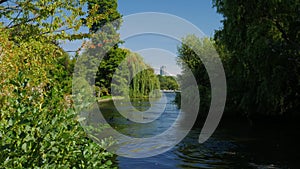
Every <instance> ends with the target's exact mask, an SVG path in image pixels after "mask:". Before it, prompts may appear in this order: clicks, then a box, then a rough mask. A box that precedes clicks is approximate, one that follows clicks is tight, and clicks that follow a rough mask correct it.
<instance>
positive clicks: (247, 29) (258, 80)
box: [214, 0, 300, 116]
mask: <svg viewBox="0 0 300 169" xmlns="http://www.w3.org/2000/svg"><path fill="white" fill-rule="evenodd" d="M214 4H215V6H216V7H217V11H218V12H219V13H221V14H223V16H224V20H223V29H222V30H219V31H217V32H216V34H215V40H216V42H217V44H218V46H219V48H222V49H223V50H224V51H223V52H222V54H224V56H225V57H226V58H227V60H226V69H227V70H226V73H227V75H229V76H230V79H229V88H230V91H229V92H230V93H229V95H230V96H231V97H234V100H231V104H234V105H236V106H237V107H239V108H240V110H241V111H242V112H245V114H246V115H248V116H256V115H279V114H289V113H292V112H297V110H298V109H299V103H300V102H299V88H300V87H299V84H300V81H299V79H300V78H299V67H300V64H299V63H300V62H299V54H300V45H299V44H300V38H299V36H300V31H299V30H300V29H299V28H300V27H299V25H300V20H299V17H300V11H299V9H300V2H299V1H298V0H296V1H290V0H272V1H263V0H258V1H237V0H233V1H225V0H214Z"/></svg>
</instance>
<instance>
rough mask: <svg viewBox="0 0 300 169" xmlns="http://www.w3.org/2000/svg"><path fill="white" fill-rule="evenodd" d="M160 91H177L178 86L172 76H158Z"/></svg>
mask: <svg viewBox="0 0 300 169" xmlns="http://www.w3.org/2000/svg"><path fill="white" fill-rule="evenodd" d="M158 79H159V83H160V89H161V90H178V89H179V85H178V83H177V81H176V79H175V77H173V76H161V75H158Z"/></svg>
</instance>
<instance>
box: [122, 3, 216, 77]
mask: <svg viewBox="0 0 300 169" xmlns="http://www.w3.org/2000/svg"><path fill="white" fill-rule="evenodd" d="M118 2H119V3H118V10H119V12H120V13H121V14H122V15H123V16H127V15H131V14H136V13H142V12H160V13H168V14H172V15H176V16H178V17H180V18H183V19H185V20H187V21H189V22H191V23H192V24H194V25H195V26H196V27H198V28H199V29H200V30H201V31H202V32H203V33H204V34H205V35H206V36H210V37H212V36H213V35H214V31H215V30H217V29H220V28H221V26H222V24H221V20H222V16H221V15H219V14H217V12H216V9H215V8H213V7H212V1H209V0H188V1H187V0H126V1H125V0H119V1H118ZM121 29H122V28H121ZM121 36H122V35H121ZM179 45H180V42H179V41H176V40H174V39H171V38H167V37H162V36H158V35H149V34H148V35H141V36H136V37H132V38H128V39H125V44H123V45H122V47H124V48H129V49H131V50H132V51H135V52H138V53H140V54H141V55H142V56H143V57H144V60H145V62H146V63H148V64H150V65H151V66H152V67H154V68H155V69H156V71H157V72H158V69H157V68H159V67H160V66H162V65H164V66H166V67H167V71H168V72H169V73H170V74H171V75H176V74H179V73H180V71H181V70H180V67H178V66H177V64H176V55H177V46H179Z"/></svg>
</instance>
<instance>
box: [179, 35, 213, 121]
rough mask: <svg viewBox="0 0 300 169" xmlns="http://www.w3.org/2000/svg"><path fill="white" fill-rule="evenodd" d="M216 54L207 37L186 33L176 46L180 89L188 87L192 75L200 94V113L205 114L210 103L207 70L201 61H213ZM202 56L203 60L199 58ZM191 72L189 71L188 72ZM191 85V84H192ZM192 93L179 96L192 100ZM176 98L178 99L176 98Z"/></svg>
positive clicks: (190, 101) (211, 42) (187, 100)
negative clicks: (179, 68)
mask: <svg viewBox="0 0 300 169" xmlns="http://www.w3.org/2000/svg"><path fill="white" fill-rule="evenodd" d="M217 57H218V54H217V53H216V52H215V46H214V41H212V40H211V39H209V38H202V39H200V38H198V37H196V36H195V35H188V36H187V37H185V38H183V40H182V43H181V45H180V46H179V47H178V61H177V62H178V64H179V65H180V66H181V67H182V74H181V75H180V76H179V77H178V80H179V82H180V88H181V90H186V89H188V88H190V87H193V86H190V85H191V84H190V80H189V79H191V78H192V77H190V76H194V78H195V79H196V82H197V85H198V86H197V87H198V89H199V93H200V95H201V102H200V113H201V114H202V115H205V114H206V113H207V112H208V109H209V105H210V97H211V96H210V94H211V93H210V91H211V87H210V82H209V77H208V74H207V71H206V69H205V66H204V64H203V62H202V61H210V62H213V61H214V58H217ZM200 58H202V59H203V60H201V59H200ZM190 72H191V73H190ZM192 85H193V84H192ZM192 95H193V93H191V95H188V96H181V98H182V99H185V100H186V101H185V102H188V103H192V102H193V97H192ZM177 100H179V99H178V98H177Z"/></svg>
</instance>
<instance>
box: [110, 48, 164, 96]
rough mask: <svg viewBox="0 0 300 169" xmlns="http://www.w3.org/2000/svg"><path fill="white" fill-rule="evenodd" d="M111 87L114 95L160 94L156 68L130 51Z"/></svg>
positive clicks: (115, 75)
mask: <svg viewBox="0 0 300 169" xmlns="http://www.w3.org/2000/svg"><path fill="white" fill-rule="evenodd" d="M111 88H112V94H113V95H121V96H125V95H126V96H129V97H130V98H143V97H158V96H160V93H159V88H160V84H159V79H158V78H157V76H156V75H155V73H154V70H153V69H152V68H151V67H150V66H149V65H147V64H146V63H145V62H144V60H143V58H142V57H141V56H140V55H139V54H137V53H132V52H129V51H128V52H127V56H126V58H125V59H124V60H123V62H122V63H121V64H120V66H119V67H118V69H117V71H116V73H115V74H114V77H113V81H112V84H111Z"/></svg>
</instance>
